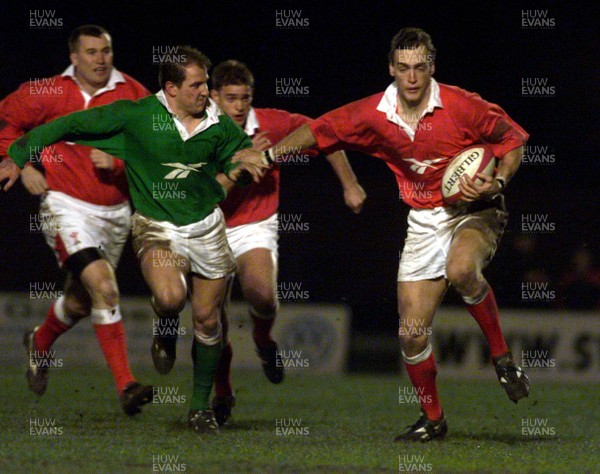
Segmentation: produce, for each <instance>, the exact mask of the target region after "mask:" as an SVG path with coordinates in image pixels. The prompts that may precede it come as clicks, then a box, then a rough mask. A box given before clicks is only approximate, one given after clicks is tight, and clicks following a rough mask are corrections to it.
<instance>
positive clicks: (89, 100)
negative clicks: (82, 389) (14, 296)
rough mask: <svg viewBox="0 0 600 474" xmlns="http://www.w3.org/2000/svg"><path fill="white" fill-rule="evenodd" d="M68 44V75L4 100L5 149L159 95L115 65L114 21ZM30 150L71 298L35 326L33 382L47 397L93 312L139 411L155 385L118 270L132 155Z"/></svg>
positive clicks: (31, 169) (26, 175)
mask: <svg viewBox="0 0 600 474" xmlns="http://www.w3.org/2000/svg"><path fill="white" fill-rule="evenodd" d="M68 44H69V51H70V55H69V58H70V60H71V65H70V66H69V67H68V68H67V69H66V70H65V71H64V72H63V73H62V74H60V75H56V76H53V77H51V78H47V79H40V80H34V81H30V82H28V83H25V84H23V85H21V87H19V89H17V90H16V91H15V92H13V93H11V94H9V95H8V96H7V97H6V98H4V100H2V102H0V155H1V156H3V157H6V156H7V152H6V151H7V148H8V146H9V145H10V144H11V143H12V142H13V141H14V140H15V139H17V138H19V137H20V136H21V135H23V134H24V133H25V132H27V131H29V130H31V129H33V128H35V127H37V126H38V125H41V124H43V123H46V122H50V121H51V120H53V119H55V118H57V117H61V116H63V115H67V114H70V113H71V112H75V111H78V110H84V109H88V108H91V107H96V106H99V105H105V104H109V103H111V102H114V101H115V100H119V99H131V100H136V99H140V98H142V97H145V96H147V95H148V94H149V92H148V90H146V88H145V87H144V86H142V85H141V84H140V83H139V82H137V81H136V80H135V79H133V78H132V77H130V76H128V75H127V74H124V73H122V72H120V71H118V70H117V69H116V68H114V67H113V49H112V40H111V37H110V35H109V33H108V31H106V30H105V29H104V28H102V27H100V26H96V25H84V26H80V27H78V28H76V29H75V30H74V31H73V32H72V33H71V35H70V37H69V42H68ZM38 152H41V153H39V157H38ZM30 154H31V158H30V159H31V161H32V162H33V161H36V162H37V161H39V162H40V163H41V165H42V166H43V168H44V171H45V175H44V174H43V173H42V172H41V171H39V170H38V169H36V167H35V166H33V165H32V164H31V163H30V164H29V165H28V166H26V167H25V168H24V169H23V170H22V171H21V173H20V177H21V181H22V182H23V185H24V186H25V188H26V189H27V190H28V191H29V192H30V193H31V194H34V195H40V196H41V206H40V219H41V220H40V223H41V225H40V227H41V229H42V231H43V233H44V238H45V239H46V242H47V243H48V245H49V246H50V247H51V248H52V250H53V251H54V253H55V255H56V258H57V260H58V263H59V265H60V267H61V268H63V269H65V270H67V272H68V274H67V280H66V282H65V287H64V292H63V295H62V296H61V297H60V298H59V299H58V300H56V301H55V302H54V303H53V304H52V306H50V309H49V311H48V314H47V316H46V320H45V321H44V323H43V324H42V325H41V326H39V327H36V328H34V329H32V330H29V331H27V332H26V333H25V336H24V344H25V346H26V349H27V353H28V357H29V363H28V370H27V380H28V385H29V388H30V389H31V390H32V391H33V392H34V393H36V394H38V395H43V394H44V392H45V391H46V388H47V385H48V367H49V365H50V364H49V360H48V358H49V357H50V356H51V353H50V348H51V347H52V344H53V343H54V341H55V340H56V339H57V338H58V337H59V336H60V335H61V334H63V333H64V332H66V331H68V330H69V329H71V328H72V327H73V326H74V325H75V324H76V323H77V322H78V321H79V320H80V319H83V318H85V317H87V316H90V315H91V320H92V324H93V325H94V329H95V332H96V336H97V338H98V341H99V343H100V346H101V348H102V351H103V353H104V356H105V358H106V362H107V364H108V366H109V368H110V370H111V372H112V374H113V376H114V379H115V383H116V386H117V391H118V393H119V397H120V399H121V405H122V408H123V410H124V411H125V413H127V414H128V415H133V414H136V413H138V412H139V411H140V408H139V407H140V406H141V405H143V404H145V403H148V402H149V401H150V400H151V399H152V386H150V385H141V384H139V383H138V382H137V381H136V380H135V377H134V376H133V374H132V373H131V369H130V367H129V361H128V357H127V346H126V341H125V330H124V327H123V321H122V319H121V310H120V308H119V289H118V287H117V281H116V279H115V275H114V269H115V268H116V266H117V263H118V261H119V258H120V256H121V253H122V251H123V247H124V245H125V242H126V241H127V236H128V235H129V227H130V220H131V209H130V206H129V201H128V199H129V193H128V190H127V180H126V177H125V168H124V165H123V162H122V161H121V160H119V159H117V158H115V157H113V156H111V155H109V154H107V153H104V152H102V151H100V150H97V149H94V148H90V147H88V146H82V145H76V144H74V143H67V142H60V143H57V144H56V145H54V146H52V147H48V148H46V149H44V150H43V151H42V150H30ZM82 158H85V159H82ZM11 185H12V183H9V184H7V185H6V186H5V189H6V190H7V189H9V188H10V186H11Z"/></svg>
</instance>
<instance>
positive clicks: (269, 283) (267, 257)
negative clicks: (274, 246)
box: [237, 248, 277, 303]
mask: <svg viewBox="0 0 600 474" xmlns="http://www.w3.org/2000/svg"><path fill="white" fill-rule="evenodd" d="M237 264H238V278H239V280H240V284H241V286H242V292H243V293H244V297H245V298H246V299H247V300H249V301H250V303H252V302H253V301H252V300H253V299H258V300H259V301H258V303H260V302H263V301H268V302H271V303H274V301H275V299H276V293H277V262H276V260H275V256H274V255H273V252H272V251H271V250H269V249H267V248H256V249H252V250H249V251H248V252H245V253H244V254H242V255H240V256H239V257H238V258H237Z"/></svg>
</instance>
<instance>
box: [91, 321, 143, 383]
mask: <svg viewBox="0 0 600 474" xmlns="http://www.w3.org/2000/svg"><path fill="white" fill-rule="evenodd" d="M94 330H95V331H96V337H97V338H98V342H99V343H100V347H101V348H102V352H103V353H104V358H105V359H106V363H107V364H108V367H109V368H110V370H111V372H112V374H113V377H114V378H115V383H116V384H117V391H118V392H119V393H121V392H122V391H123V389H124V388H125V386H126V385H127V384H128V383H129V382H135V377H134V376H133V374H132V373H131V369H130V368H129V359H128V357H127V343H126V341H125V327H124V326H123V321H117V322H116V323H112V324H94Z"/></svg>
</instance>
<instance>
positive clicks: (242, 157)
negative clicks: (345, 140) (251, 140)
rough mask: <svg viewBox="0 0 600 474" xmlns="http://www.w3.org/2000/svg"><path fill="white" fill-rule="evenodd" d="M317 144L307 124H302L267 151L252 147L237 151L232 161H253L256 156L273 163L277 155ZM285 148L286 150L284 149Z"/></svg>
mask: <svg viewBox="0 0 600 474" xmlns="http://www.w3.org/2000/svg"><path fill="white" fill-rule="evenodd" d="M316 144H317V141H316V140H315V137H314V136H313V134H312V132H311V131H310V128H309V126H308V125H303V126H302V127H300V128H299V129H297V130H295V131H294V132H292V133H290V134H289V135H288V136H287V137H285V138H284V139H283V140H281V141H280V142H279V143H278V144H277V145H275V146H273V147H271V148H269V149H268V150H267V151H264V152H261V151H258V150H254V149H252V148H246V149H245V150H240V151H238V152H237V153H236V154H235V155H234V157H233V161H254V160H256V159H257V158H258V159H260V158H263V157H264V158H265V160H264V161H265V162H268V163H273V162H275V161H276V159H277V157H278V156H284V155H287V154H288V153H289V150H294V152H299V151H301V150H304V149H306V148H310V147H313V146H315V145H316ZM286 150H287V151H286Z"/></svg>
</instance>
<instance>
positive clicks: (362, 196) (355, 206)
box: [344, 183, 367, 214]
mask: <svg viewBox="0 0 600 474" xmlns="http://www.w3.org/2000/svg"><path fill="white" fill-rule="evenodd" d="M366 199H367V193H365V190H364V189H363V188H362V186H361V185H360V184H358V183H355V184H353V185H352V186H351V187H349V188H347V189H344V201H345V202H346V206H348V207H349V208H350V209H351V210H352V212H354V214H358V213H360V211H362V208H363V205H364V203H365V200H366Z"/></svg>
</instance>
